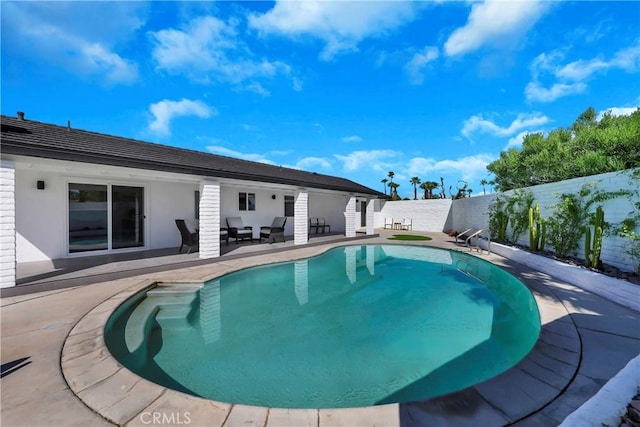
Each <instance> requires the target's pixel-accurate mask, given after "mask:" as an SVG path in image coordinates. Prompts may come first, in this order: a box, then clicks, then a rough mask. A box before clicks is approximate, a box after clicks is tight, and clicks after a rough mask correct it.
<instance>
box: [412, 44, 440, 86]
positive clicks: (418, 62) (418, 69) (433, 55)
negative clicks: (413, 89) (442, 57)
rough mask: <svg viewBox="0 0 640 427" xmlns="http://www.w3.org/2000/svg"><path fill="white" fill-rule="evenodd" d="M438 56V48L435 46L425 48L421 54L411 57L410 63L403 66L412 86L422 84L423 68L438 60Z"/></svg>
mask: <svg viewBox="0 0 640 427" xmlns="http://www.w3.org/2000/svg"><path fill="white" fill-rule="evenodd" d="M438 56H439V52H438V48H437V47H435V46H426V47H425V48H424V49H423V50H422V52H417V53H415V54H414V55H413V57H412V58H411V61H409V63H407V64H406V65H405V70H406V72H407V74H408V75H409V79H410V81H411V83H412V84H415V85H419V84H422V83H423V82H424V70H425V68H427V66H428V65H429V64H430V63H431V62H433V61H435V60H436V59H438Z"/></svg>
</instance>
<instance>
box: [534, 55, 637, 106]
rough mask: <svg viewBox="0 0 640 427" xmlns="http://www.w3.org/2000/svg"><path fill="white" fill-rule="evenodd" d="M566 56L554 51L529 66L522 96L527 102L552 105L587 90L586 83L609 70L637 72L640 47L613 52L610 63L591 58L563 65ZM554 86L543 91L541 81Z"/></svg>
mask: <svg viewBox="0 0 640 427" xmlns="http://www.w3.org/2000/svg"><path fill="white" fill-rule="evenodd" d="M564 59H565V54H564V52H562V51H559V50H556V51H553V52H550V53H541V54H540V55H538V56H537V57H536V58H535V59H534V60H533V61H532V62H531V65H530V70H531V77H532V78H531V81H530V82H529V83H528V84H527V86H526V87H525V96H526V98H527V100H529V101H539V102H551V101H555V100H556V99H558V98H562V97H565V96H569V95H575V94H579V93H583V92H585V91H586V90H587V88H588V86H587V83H586V81H588V80H590V79H592V78H593V77H594V76H595V75H598V74H600V73H604V72H606V71H608V70H611V69H620V70H623V71H625V72H627V73H635V72H638V71H639V70H640V45H634V46H631V47H628V48H625V49H621V50H619V51H618V52H616V53H615V54H614V55H613V57H612V58H611V59H610V60H606V59H602V58H600V57H598V58H592V59H588V60H583V59H579V60H576V61H573V62H569V63H567V64H564V65H562V64H561V63H562V62H563V61H564ZM543 79H547V80H551V81H553V83H552V84H551V85H550V86H548V87H545V86H544V85H543V83H542V82H541V80H543Z"/></svg>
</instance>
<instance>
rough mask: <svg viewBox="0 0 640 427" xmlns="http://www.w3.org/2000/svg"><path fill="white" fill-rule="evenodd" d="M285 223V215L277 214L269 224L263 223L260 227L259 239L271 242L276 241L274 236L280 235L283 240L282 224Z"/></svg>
mask: <svg viewBox="0 0 640 427" xmlns="http://www.w3.org/2000/svg"><path fill="white" fill-rule="evenodd" d="M286 223H287V217H286V216H277V217H275V218H273V221H272V222H271V225H264V226H262V227H260V241H262V238H263V237H264V238H265V239H269V240H271V243H273V242H275V241H276V237H282V241H283V242H284V226H285V224H286Z"/></svg>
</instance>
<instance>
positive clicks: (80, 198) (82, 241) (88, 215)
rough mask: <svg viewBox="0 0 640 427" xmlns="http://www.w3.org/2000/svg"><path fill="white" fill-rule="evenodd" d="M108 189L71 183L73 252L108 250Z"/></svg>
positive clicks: (70, 250) (70, 202)
mask: <svg viewBox="0 0 640 427" xmlns="http://www.w3.org/2000/svg"><path fill="white" fill-rule="evenodd" d="M107 222H108V205H107V186H106V185H93V184H76V183H69V252H70V253H74V252H84V251H95V250H104V249H108V240H107V237H108V232H109V230H108V225H107Z"/></svg>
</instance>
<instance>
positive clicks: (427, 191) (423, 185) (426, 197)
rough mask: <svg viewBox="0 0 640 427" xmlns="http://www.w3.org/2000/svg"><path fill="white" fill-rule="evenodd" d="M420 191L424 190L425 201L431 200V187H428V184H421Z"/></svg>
mask: <svg viewBox="0 0 640 427" xmlns="http://www.w3.org/2000/svg"><path fill="white" fill-rule="evenodd" d="M420 189H421V190H424V199H428V198H429V185H428V182H423V183H422V184H420Z"/></svg>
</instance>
